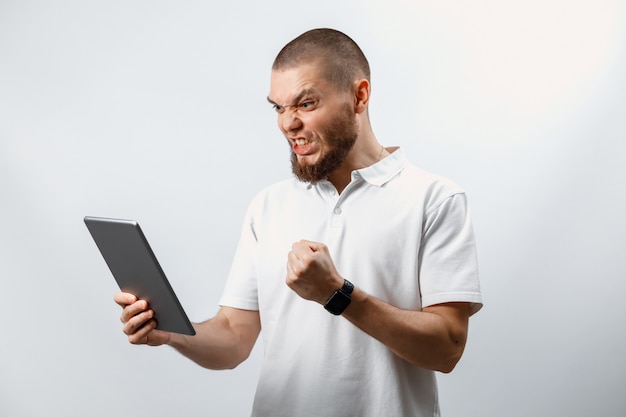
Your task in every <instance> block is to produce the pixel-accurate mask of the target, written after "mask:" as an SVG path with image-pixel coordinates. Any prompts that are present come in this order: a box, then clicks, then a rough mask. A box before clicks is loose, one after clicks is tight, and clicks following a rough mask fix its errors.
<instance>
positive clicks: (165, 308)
mask: <svg viewBox="0 0 626 417" xmlns="http://www.w3.org/2000/svg"><path fill="white" fill-rule="evenodd" d="M84 221H85V224H86V225H87V228H88V229H89V232H90V233H91V236H92V237H93V239H94V241H95V242H96V245H97V246H98V249H99V250H100V253H101V254H102V256H103V257H104V260H105V261H106V264H107V265H108V267H109V269H110V270H111V273H112V274H113V277H114V278H115V280H116V281H117V284H118V285H119V287H120V289H121V290H122V291H124V292H128V293H131V294H134V295H136V296H137V297H138V298H140V299H143V300H146V301H147V302H148V303H149V305H150V308H151V309H152V310H153V311H154V315H155V319H156V321H157V329H160V330H166V331H169V332H175V333H182V334H188V335H194V334H195V331H194V329H193V326H192V325H191V322H190V321H189V319H188V317H187V314H186V313H185V311H184V310H183V308H182V306H181V304H180V302H179V301H178V298H177V297H176V294H175V293H174V290H173V289H172V287H171V286H170V283H169V281H168V280H167V277H166V276H165V273H164V272H163V270H162V269H161V266H160V265H159V262H158V261H157V258H156V256H154V253H153V252H152V249H151V248H150V245H149V244H148V241H147V240H146V238H145V236H144V234H143V232H142V231H141V228H140V227H139V224H138V223H137V222H136V221H134V220H122V219H107V218H102V217H89V216H87V217H85V219H84Z"/></svg>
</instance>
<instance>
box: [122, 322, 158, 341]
mask: <svg viewBox="0 0 626 417" xmlns="http://www.w3.org/2000/svg"><path fill="white" fill-rule="evenodd" d="M156 325H157V323H156V320H154V319H151V320H149V321H147V322H146V323H144V325H143V326H141V327H140V328H139V329H137V331H136V332H134V333H133V334H129V335H128V341H129V342H130V343H131V344H133V345H145V344H147V343H148V342H149V341H150V333H152V331H153V330H154V329H155V327H156Z"/></svg>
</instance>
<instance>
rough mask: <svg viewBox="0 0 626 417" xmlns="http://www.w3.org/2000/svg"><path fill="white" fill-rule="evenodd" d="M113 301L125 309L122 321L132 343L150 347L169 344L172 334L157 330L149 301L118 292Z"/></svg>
mask: <svg viewBox="0 0 626 417" xmlns="http://www.w3.org/2000/svg"><path fill="white" fill-rule="evenodd" d="M113 299H114V300H115V302H116V303H117V304H118V305H119V306H120V307H122V309H123V310H122V315H121V316H120V320H121V321H122V323H123V324H124V327H123V332H124V334H126V335H127V336H128V341H129V342H130V343H132V344H133V345H150V346H159V345H163V344H167V343H169V341H170V338H171V337H172V335H171V333H169V332H165V331H162V330H156V329H155V327H156V325H157V323H156V320H155V319H154V311H152V310H151V309H150V308H148V302H147V301H145V300H139V299H137V297H136V296H135V295H133V294H129V293H126V292H118V293H117V294H115V296H114V297H113Z"/></svg>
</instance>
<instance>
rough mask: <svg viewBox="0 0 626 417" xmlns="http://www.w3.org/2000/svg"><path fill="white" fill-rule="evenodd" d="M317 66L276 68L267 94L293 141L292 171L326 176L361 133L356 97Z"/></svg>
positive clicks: (306, 177)
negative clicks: (322, 73)
mask: <svg viewBox="0 0 626 417" xmlns="http://www.w3.org/2000/svg"><path fill="white" fill-rule="evenodd" d="M318 68H319V66H316V65H314V64H306V65H300V66H297V67H294V68H291V69H287V70H282V71H272V79H271V87H270V95H269V96H268V100H269V101H270V103H272V104H273V105H274V108H275V109H276V112H277V114H278V127H279V128H280V130H281V132H283V134H284V135H285V137H286V138H287V141H288V143H289V145H290V147H291V166H292V170H293V173H294V174H295V175H296V177H298V179H300V180H301V181H311V182H317V181H320V180H323V179H325V178H326V177H328V175H329V174H331V173H332V172H333V171H334V170H336V169H337V168H338V167H339V166H340V165H341V164H342V162H343V161H344V160H345V158H346V155H347V154H348V153H349V152H350V150H351V149H352V147H353V146H354V143H355V142H356V138H357V136H358V124H357V119H356V115H355V111H354V103H353V101H352V100H351V97H350V94H349V93H347V92H340V91H338V90H337V88H336V87H335V86H334V85H332V84H331V83H329V82H327V81H326V80H325V79H324V78H323V77H321V75H320V74H321V72H320V71H319V69H318Z"/></svg>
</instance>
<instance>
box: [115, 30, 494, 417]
mask: <svg viewBox="0 0 626 417" xmlns="http://www.w3.org/2000/svg"><path fill="white" fill-rule="evenodd" d="M369 80H370V71H369V64H368V62H367V60H366V58H365V56H364V55H363V53H362V52H361V50H360V48H359V47H358V46H357V45H356V44H355V43H354V42H353V41H352V40H351V39H350V38H349V37H347V36H346V35H344V34H342V33H341V32H337V31H335V30H330V29H316V30H312V31H309V32H306V33H304V34H302V35H301V36H299V37H297V38H296V39H294V40H293V41H291V42H290V43H289V44H287V45H286V46H285V47H284V48H283V49H282V50H281V52H280V53H279V54H278V56H277V58H276V60H275V61H274V64H273V67H272V73H271V86H270V93H269V96H268V101H269V102H270V103H271V104H272V105H273V107H274V109H275V110H276V112H277V116H278V126H279V128H280V130H281V132H282V133H283V134H284V136H285V137H286V139H287V142H288V144H289V146H290V147H291V150H292V167H293V172H294V174H295V176H296V177H297V179H290V180H287V181H283V182H280V183H278V184H275V185H273V186H270V187H268V188H266V189H264V190H262V191H261V192H260V193H259V194H258V195H257V196H256V197H255V198H254V199H253V201H252V202H251V204H250V207H249V209H248V212H247V214H246V218H245V221H244V226H243V230H242V233H241V238H240V242H239V245H238V248H237V252H236V254H235V259H234V261H233V265H232V268H231V272H230V274H229V277H228V280H227V285H226V288H225V290H224V294H223V296H222V298H221V300H220V310H219V311H218V313H217V315H216V316H215V317H214V318H212V319H210V320H208V321H206V322H203V323H199V324H195V325H194V326H195V329H196V332H197V334H196V336H193V337H189V336H183V335H179V334H170V333H166V332H163V331H159V330H155V325H156V323H155V322H154V320H153V319H152V317H153V312H152V310H150V309H149V307H148V305H147V303H146V302H145V301H143V300H137V298H136V297H135V296H133V295H131V294H126V293H118V294H117V295H116V296H115V301H116V302H117V303H118V304H120V305H121V306H122V307H123V312H122V316H121V319H122V322H123V323H124V332H125V333H126V334H127V335H128V338H129V341H130V342H131V343H134V344H149V345H161V344H169V345H171V346H173V347H174V348H176V349H177V350H178V351H180V352H181V353H182V354H183V355H186V356H187V357H189V358H190V359H192V360H194V361H195V362H197V363H198V364H200V365H202V366H204V367H207V368H210V369H224V368H234V367H235V366H237V365H238V364H239V363H241V362H242V361H244V360H245V359H246V358H247V357H248V355H249V353H250V351H251V349H252V348H253V346H254V344H255V341H256V339H257V337H258V335H259V334H260V333H261V329H263V331H262V338H263V345H264V349H265V356H264V362H263V367H262V370H261V376H260V379H259V384H258V388H257V393H256V397H255V401H254V406H253V411H252V415H253V416H273V417H276V416H289V417H293V416H333V417H336V416H360V417H363V416H372V417H374V416H375V417H380V416H436V415H439V408H438V403H437V388H436V381H435V372H434V371H441V372H450V371H451V370H452V369H453V368H454V366H455V365H456V363H457V362H458V360H459V359H460V357H461V354H462V353H463V349H464V346H465V341H466V338H467V330H468V318H469V316H470V315H472V314H473V313H475V312H476V311H478V310H479V309H480V307H481V306H482V301H481V294H480V289H479V283H478V274H477V267H476V254H475V247H474V237H473V232H472V226H471V221H470V218H469V214H468V207H467V202H466V197H465V194H464V193H463V191H462V190H461V189H460V188H459V187H458V186H457V185H455V184H454V183H452V182H450V181H448V180H446V179H444V178H441V177H438V176H435V175H433V174H430V173H427V172H425V171H422V170H420V169H418V168H416V167H414V166H412V165H411V164H409V163H408V162H407V159H406V157H405V155H404V154H403V152H402V150H401V149H399V148H384V147H383V146H381V145H380V144H379V143H378V141H377V140H376V138H375V136H374V134H373V132H372V129H371V127H370V122H369V116H368V111H367V109H368V104H369V99H370V81H369ZM324 307H325V308H326V310H328V311H326V310H325V308H324Z"/></svg>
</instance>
